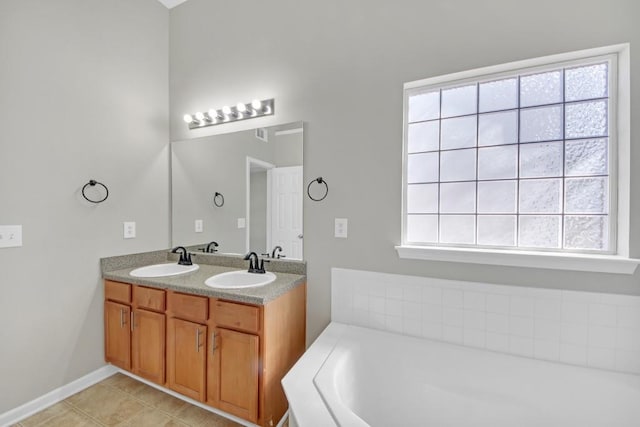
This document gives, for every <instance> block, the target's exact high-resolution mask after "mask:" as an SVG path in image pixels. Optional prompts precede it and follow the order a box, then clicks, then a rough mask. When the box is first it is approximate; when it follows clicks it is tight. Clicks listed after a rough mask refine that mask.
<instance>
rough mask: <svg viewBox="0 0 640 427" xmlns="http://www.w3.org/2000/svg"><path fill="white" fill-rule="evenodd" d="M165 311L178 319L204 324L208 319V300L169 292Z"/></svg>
mask: <svg viewBox="0 0 640 427" xmlns="http://www.w3.org/2000/svg"><path fill="white" fill-rule="evenodd" d="M167 311H168V312H169V314H170V315H171V316H173V317H178V318H180V319H186V320H193V321H196V322H206V321H207V319H208V318H209V298H207V297H200V296H196V295H187V294H181V293H178V292H172V291H169V294H168V295H167Z"/></svg>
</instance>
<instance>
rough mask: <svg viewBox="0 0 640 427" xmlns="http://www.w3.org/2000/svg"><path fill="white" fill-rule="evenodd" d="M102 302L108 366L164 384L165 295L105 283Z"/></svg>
mask: <svg viewBox="0 0 640 427" xmlns="http://www.w3.org/2000/svg"><path fill="white" fill-rule="evenodd" d="M105 299H106V301H105V303H104V319H105V321H104V325H105V334H104V335H105V359H106V360H107V362H110V363H113V364H114V365H116V366H119V367H121V368H122V369H126V370H129V371H131V372H133V373H134V374H136V375H139V376H141V377H143V378H146V379H148V380H150V381H154V382H156V383H158V384H164V375H165V342H166V340H165V335H166V334H165V330H166V328H165V323H166V321H165V314H164V312H163V311H164V308H165V302H164V301H165V295H164V291H162V290H157V289H150V288H145V287H141V286H136V285H130V284H128V283H120V282H113V281H110V280H107V281H105ZM152 310H156V311H161V312H155V311H152Z"/></svg>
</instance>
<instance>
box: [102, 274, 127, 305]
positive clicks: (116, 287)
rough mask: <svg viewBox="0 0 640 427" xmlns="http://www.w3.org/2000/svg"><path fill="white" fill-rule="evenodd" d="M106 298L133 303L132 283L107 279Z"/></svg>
mask: <svg viewBox="0 0 640 427" xmlns="http://www.w3.org/2000/svg"><path fill="white" fill-rule="evenodd" d="M104 299H106V300H111V301H118V302H123V303H125V304H131V285H129V284H127V283H120V282H112V281H111V280H105V281H104Z"/></svg>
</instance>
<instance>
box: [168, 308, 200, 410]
mask: <svg viewBox="0 0 640 427" xmlns="http://www.w3.org/2000/svg"><path fill="white" fill-rule="evenodd" d="M167 323H168V329H167V386H168V387H169V388H170V389H172V390H175V391H177V392H178V393H182V394H184V395H185V396H189V397H191V398H192V399H196V400H200V401H204V400H205V369H206V360H207V359H206V357H207V354H206V353H207V352H206V348H205V345H206V340H207V327H206V326H205V325H201V324H199V323H194V322H190V321H188V320H181V319H175V318H170V319H169V320H168V322H167Z"/></svg>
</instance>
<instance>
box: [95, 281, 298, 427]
mask: <svg viewBox="0 0 640 427" xmlns="http://www.w3.org/2000/svg"><path fill="white" fill-rule="evenodd" d="M305 317H306V285H300V286H297V287H295V288H294V289H292V290H291V291H289V292H287V293H285V294H284V295H281V296H280V297H278V298H276V299H275V300H273V301H270V302H268V303H267V304H265V305H261V306H258V305H252V304H245V303H240V302H235V301H228V300H223V299H218V298H209V297H205V296H200V295H192V294H188V293H182V292H174V291H164V290H161V289H155V288H148V287H144V286H138V285H130V284H126V283H120V282H113V281H110V280H105V358H106V360H107V361H108V362H111V363H113V364H114V365H117V366H119V367H121V368H123V369H126V370H129V371H131V372H133V373H134V374H136V375H139V376H141V377H144V378H147V379H149V380H151V381H154V382H156V383H158V384H160V385H164V386H166V387H168V388H170V389H172V390H174V391H176V392H178V393H181V394H183V395H185V396H188V397H190V398H192V399H195V400H199V401H201V402H204V403H206V404H208V405H210V406H213V407H215V408H218V409H220V410H222V411H225V412H227V413H229V414H233V415H236V416H238V417H240V418H243V419H245V420H247V421H250V422H252V423H255V424H258V425H261V426H265V427H271V426H275V425H276V424H277V423H278V421H279V420H280V419H281V418H282V416H283V415H284V413H285V412H286V410H287V406H288V405H287V400H286V397H285V395H284V390H283V389H282V385H281V384H280V381H281V379H282V377H284V375H285V374H286V373H287V371H288V370H289V369H291V367H292V366H293V364H294V363H295V362H296V361H297V360H298V358H299V357H300V356H301V355H302V353H303V352H304V349H305Z"/></svg>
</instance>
